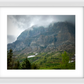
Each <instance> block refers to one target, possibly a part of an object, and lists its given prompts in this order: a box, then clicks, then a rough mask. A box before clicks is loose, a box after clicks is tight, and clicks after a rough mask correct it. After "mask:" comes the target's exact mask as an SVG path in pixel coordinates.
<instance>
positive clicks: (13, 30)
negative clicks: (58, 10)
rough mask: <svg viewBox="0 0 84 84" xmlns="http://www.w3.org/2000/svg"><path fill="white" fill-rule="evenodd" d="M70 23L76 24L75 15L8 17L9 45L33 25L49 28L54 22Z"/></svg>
mask: <svg viewBox="0 0 84 84" xmlns="http://www.w3.org/2000/svg"><path fill="white" fill-rule="evenodd" d="M60 21H69V22H72V23H73V24H74V23H75V16H74V15H8V16H7V43H12V42H14V41H15V40H16V39H17V37H18V36H19V35H20V34H21V32H22V31H24V30H25V29H31V27H32V26H33V25H37V26H44V27H46V26H48V25H49V24H50V23H52V22H60Z"/></svg>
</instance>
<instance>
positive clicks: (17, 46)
mask: <svg viewBox="0 0 84 84" xmlns="http://www.w3.org/2000/svg"><path fill="white" fill-rule="evenodd" d="M7 49H8V50H9V49H12V50H13V51H14V52H15V53H17V52H18V54H29V53H33V52H38V53H39V52H49V51H64V50H67V51H70V52H75V26H74V25H73V24H71V23H69V22H57V23H52V24H50V25H49V26H48V27H46V28H45V27H42V26H40V27H37V26H33V27H32V29H31V30H25V31H23V32H22V33H21V34H20V35H19V37H18V38H17V40H16V41H15V42H13V43H11V44H8V45H7Z"/></svg>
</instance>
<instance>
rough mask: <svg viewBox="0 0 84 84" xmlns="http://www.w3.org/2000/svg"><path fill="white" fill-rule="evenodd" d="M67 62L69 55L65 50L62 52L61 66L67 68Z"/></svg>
mask: <svg viewBox="0 0 84 84" xmlns="http://www.w3.org/2000/svg"><path fill="white" fill-rule="evenodd" d="M68 62H69V56H68V55H67V53H66V51H64V53H63V54H62V65H61V66H62V68H63V69H68Z"/></svg>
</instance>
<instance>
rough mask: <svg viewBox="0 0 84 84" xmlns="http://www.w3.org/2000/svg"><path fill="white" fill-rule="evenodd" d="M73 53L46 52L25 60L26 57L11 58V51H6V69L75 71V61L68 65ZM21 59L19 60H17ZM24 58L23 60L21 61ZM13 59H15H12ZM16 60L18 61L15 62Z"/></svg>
mask: <svg viewBox="0 0 84 84" xmlns="http://www.w3.org/2000/svg"><path fill="white" fill-rule="evenodd" d="M73 55H74V53H66V52H46V53H39V54H38V55H36V56H35V57H32V58H27V56H26V55H24V56H23V55H22V57H21V56H16V57H14V56H13V52H12V50H9V51H8V56H7V57H8V59H7V64H8V66H7V68H8V69H60V70H61V69H75V61H74V62H72V63H69V60H71V58H72V57H73ZM19 57H21V58H19ZM23 57H24V59H23ZM14 58H15V59H14ZM17 60H18V61H17Z"/></svg>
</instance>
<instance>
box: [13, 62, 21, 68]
mask: <svg viewBox="0 0 84 84" xmlns="http://www.w3.org/2000/svg"><path fill="white" fill-rule="evenodd" d="M14 69H20V62H19V61H17V62H16V63H15V66H14Z"/></svg>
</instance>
